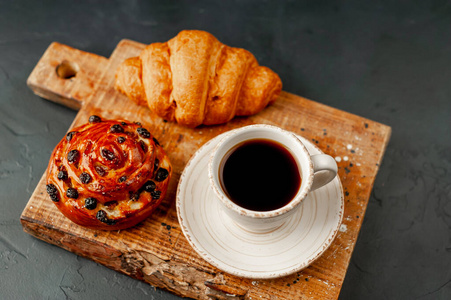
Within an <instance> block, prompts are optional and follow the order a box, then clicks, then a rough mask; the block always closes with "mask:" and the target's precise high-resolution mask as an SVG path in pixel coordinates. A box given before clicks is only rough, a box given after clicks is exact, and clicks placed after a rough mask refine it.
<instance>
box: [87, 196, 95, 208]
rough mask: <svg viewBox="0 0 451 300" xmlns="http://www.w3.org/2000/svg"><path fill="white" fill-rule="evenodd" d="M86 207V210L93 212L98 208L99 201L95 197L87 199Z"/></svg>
mask: <svg viewBox="0 0 451 300" xmlns="http://www.w3.org/2000/svg"><path fill="white" fill-rule="evenodd" d="M85 207H86V209H89V210H93V209H95V208H96V207H97V199H96V198H93V197H89V198H86V199H85Z"/></svg>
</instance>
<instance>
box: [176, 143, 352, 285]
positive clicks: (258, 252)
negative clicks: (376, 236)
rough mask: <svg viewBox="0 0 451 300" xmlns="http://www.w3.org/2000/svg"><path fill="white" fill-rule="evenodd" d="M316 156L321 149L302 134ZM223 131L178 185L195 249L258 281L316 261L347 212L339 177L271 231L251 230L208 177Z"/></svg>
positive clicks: (212, 261) (180, 204)
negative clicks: (229, 212)
mask: <svg viewBox="0 0 451 300" xmlns="http://www.w3.org/2000/svg"><path fill="white" fill-rule="evenodd" d="M299 138H300V139H301V141H302V142H303V143H304V144H305V146H306V147H307V150H308V151H309V152H310V153H311V154H320V153H321V151H320V150H319V149H318V148H316V147H315V146H314V145H313V144H312V143H310V142H309V141H307V140H306V139H304V138H302V137H299ZM220 139H221V135H219V136H217V137H215V138H213V139H212V140H210V141H209V142H207V143H206V144H205V145H203V146H202V147H201V148H200V149H199V150H198V151H197V152H196V153H195V154H194V155H193V157H192V158H191V159H190V161H189V162H188V164H187V165H186V167H185V170H184V171H183V173H182V175H181V177H180V181H179V185H178V188H177V200H176V201H177V203H176V205H177V215H178V219H179V222H180V226H181V228H182V231H183V233H184V235H185V237H186V238H187V239H188V242H189V243H190V244H191V246H192V247H193V248H194V250H195V251H196V252H197V253H198V254H199V255H200V256H201V257H202V258H204V259H205V260H206V261H208V262H209V263H210V264H212V265H213V266H215V267H217V268H218V269H220V270H223V271H225V272H227V273H230V274H233V275H236V276H240V277H246V278H254V279H268V278H276V277H282V276H286V275H289V274H292V273H294V272H297V271H299V270H301V269H303V268H305V267H307V266H308V265H310V264H311V263H312V262H313V261H315V260H316V259H317V258H318V257H319V256H320V255H321V254H322V253H323V252H324V251H326V250H327V248H328V247H329V246H330V244H331V243H332V242H333V240H334V238H335V236H336V235H337V233H338V230H339V228H340V225H341V222H342V219H343V210H344V197H343V188H342V186H341V182H340V179H339V177H338V176H337V177H335V179H334V180H332V181H331V182H330V183H329V184H327V185H325V186H324V187H322V188H320V189H317V190H316V191H314V192H311V193H310V194H309V195H308V196H307V198H306V199H305V200H304V202H303V203H302V205H301V208H300V209H299V211H298V212H297V213H296V214H295V215H294V216H293V217H292V218H291V220H289V221H287V222H286V223H284V224H283V225H282V226H281V227H280V228H278V229H277V230H275V231H272V232H271V233H267V234H256V233H252V232H248V231H246V230H244V229H242V228H241V227H239V226H238V225H236V224H235V223H234V222H233V221H231V220H230V219H229V217H227V216H226V215H225V213H223V212H222V211H221V209H220V207H219V203H218V201H216V200H217V199H216V195H215V193H214V192H213V190H212V189H211V188H210V184H209V180H208V161H209V159H210V154H211V152H212V151H213V150H214V148H215V146H216V144H217V143H218V142H219V140H220Z"/></svg>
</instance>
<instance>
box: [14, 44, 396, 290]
mask: <svg viewBox="0 0 451 300" xmlns="http://www.w3.org/2000/svg"><path fill="white" fill-rule="evenodd" d="M143 47H144V45H143V44H140V43H137V42H133V41H130V40H123V41H121V42H120V43H119V44H118V45H117V47H116V49H115V51H114V52H113V54H112V55H111V57H110V58H109V59H106V58H103V57H100V56H97V55H94V54H89V53H86V52H83V51H80V50H76V49H73V48H70V47H68V46H64V45H61V44H57V43H54V44H52V45H50V47H49V49H48V50H47V52H46V53H45V54H44V56H43V57H42V59H41V60H40V61H39V63H38V64H37V66H36V68H35V70H34V71H33V72H32V73H31V75H30V78H29V79H28V81H27V82H28V84H29V86H30V88H32V89H33V90H34V91H35V93H37V94H38V95H40V96H42V97H45V98H47V99H49V100H52V101H55V102H59V103H62V104H64V105H67V106H70V107H72V108H78V107H80V111H79V113H78V114H77V116H76V118H75V120H74V122H73V124H72V127H73V126H78V125H81V124H83V123H85V122H87V120H88V118H89V116H90V115H91V114H98V115H100V116H102V117H103V118H109V119H115V118H122V119H128V120H130V121H140V122H142V123H143V125H144V126H145V127H147V128H148V129H149V130H150V131H151V132H152V133H153V135H154V136H155V137H156V138H157V139H158V140H159V141H160V143H161V144H162V145H163V147H164V148H165V150H166V152H167V153H168V154H169V158H170V159H171V162H172V164H173V167H174V176H173V179H172V180H171V183H170V186H169V191H168V195H167V196H166V198H165V199H164V201H163V203H162V204H161V206H160V207H159V208H158V209H157V210H156V212H155V213H154V214H153V215H152V216H151V217H150V218H148V219H147V220H146V221H144V222H143V223H141V224H139V225H137V226H135V227H133V228H130V229H127V230H121V231H114V232H108V231H95V230H89V229H85V228H82V227H80V226H78V225H76V224H73V223H71V222H70V221H69V220H68V219H66V218H65V217H64V216H63V215H62V214H61V213H60V212H59V211H58V210H57V208H56V207H55V205H54V204H53V203H52V202H51V201H50V199H49V198H48V197H47V195H46V193H45V184H44V182H45V178H44V177H43V178H42V179H41V181H40V182H39V184H38V185H37V187H36V190H35V191H34V193H33V195H32V196H31V198H30V200H29V202H28V204H27V206H26V207H25V209H24V211H23V213H22V216H21V222H22V225H23V228H24V230H25V231H26V232H28V233H30V234H31V235H34V236H35V237H37V238H40V239H42V240H44V241H46V242H49V243H52V244H55V245H57V246H59V247H62V248H64V249H67V250H69V251H72V252H74V253H76V254H78V255H81V256H84V257H87V258H90V259H92V260H94V261H96V262H98V263H101V264H103V265H105V266H107V267H109V268H111V269H114V270H117V271H119V272H122V273H124V274H127V275H129V276H132V277H134V278H137V279H140V280H143V281H145V282H148V283H150V284H152V285H154V286H156V287H159V288H163V289H166V290H168V291H170V292H172V293H174V294H177V295H180V296H185V297H191V298H196V299H229V298H230V299H337V298H338V296H339V293H340V289H341V286H342V284H343V280H344V277H345V274H346V270H347V267H348V265H349V261H350V258H351V254H352V251H353V249H354V246H355V243H356V240H357V236H358V233H359V230H360V227H361V224H362V221H363V217H364V215H365V210H366V207H367V204H368V199H369V197H370V193H371V190H372V187H373V184H374V180H375V177H376V174H377V172H378V169H379V165H380V163H381V160H382V157H383V154H384V151H385V149H386V146H387V143H388V140H389V138H390V132H391V129H390V127H388V126H386V125H383V124H380V123H377V122H374V121H371V120H368V119H365V118H362V117H359V116H356V115H353V114H350V113H346V112H343V111H340V110H337V109H334V108H332V107H328V106H325V105H322V104H319V103H317V102H314V101H311V100H307V99H305V98H302V97H299V96H296V95H293V94H290V93H286V92H282V94H281V95H280V97H279V99H278V100H277V101H276V102H275V103H274V104H273V105H271V106H270V107H268V108H266V109H264V110H263V111H262V112H260V113H259V114H257V115H254V116H251V117H247V118H235V119H233V120H232V121H230V122H229V123H227V124H224V125H217V126H209V127H207V126H201V127H198V128H194V129H190V128H185V127H182V126H180V125H178V124H176V123H170V122H164V121H163V120H162V119H160V118H159V117H157V116H155V115H154V114H152V113H151V112H150V111H149V109H148V108H146V107H138V106H136V105H135V104H134V103H132V102H131V101H129V100H128V99H127V98H126V97H125V96H123V95H122V94H120V93H118V92H117V91H116V90H115V89H114V87H113V85H114V73H115V70H116V68H117V66H118V65H119V64H120V63H121V62H122V61H123V60H124V59H126V58H128V57H132V56H136V55H137V54H139V52H140V51H141V50H142V49H143ZM62 60H67V61H73V62H76V63H77V64H78V65H79V67H80V68H79V71H78V72H77V75H76V76H75V77H72V78H70V79H62V78H60V77H58V76H55V75H54V73H55V68H56V66H58V65H59V64H60V63H61V62H62ZM255 123H265V124H272V125H277V126H280V127H282V128H285V129H287V130H291V131H293V132H295V133H297V134H300V135H302V136H304V137H305V138H307V139H309V140H311V141H313V142H314V143H315V145H317V146H318V147H319V148H320V149H321V150H322V151H324V152H325V153H327V154H330V155H332V156H333V157H337V158H338V157H339V158H341V161H340V162H338V166H339V176H340V178H341V180H342V184H343V188H344V191H345V212H344V222H343V225H342V228H341V230H340V232H339V234H338V236H337V238H336V239H335V241H334V242H333V244H332V245H331V247H330V248H329V249H328V250H327V251H326V252H325V253H324V254H323V255H322V256H321V257H320V258H319V259H318V260H317V261H315V262H314V263H313V264H312V265H310V266H309V267H308V268H306V269H304V270H302V271H300V272H298V273H296V274H293V275H290V276H286V277H283V278H278V279H272V280H250V279H243V278H238V277H235V276H232V275H229V274H227V273H224V272H222V271H220V270H218V269H216V268H215V267H213V266H211V265H210V264H208V263H207V262H205V261H204V260H203V259H201V258H200V257H199V256H198V255H197V254H196V253H195V252H194V250H193V249H192V248H191V247H190V245H189V244H188V242H187V240H186V239H185V238H184V236H183V234H182V232H181V229H180V227H179V224H178V221H177V214H176V209H175V196H176V195H175V192H176V187H177V184H178V180H179V178H180V174H181V172H182V171H183V168H184V166H185V165H186V163H187V162H188V160H189V159H190V157H191V155H192V154H194V152H195V151H196V150H197V149H198V148H199V147H200V146H202V145H203V144H204V143H206V142H207V141H208V140H209V139H211V138H212V137H214V136H216V135H218V134H220V133H222V132H225V131H228V130H230V129H233V128H237V127H241V126H244V125H249V124H255Z"/></svg>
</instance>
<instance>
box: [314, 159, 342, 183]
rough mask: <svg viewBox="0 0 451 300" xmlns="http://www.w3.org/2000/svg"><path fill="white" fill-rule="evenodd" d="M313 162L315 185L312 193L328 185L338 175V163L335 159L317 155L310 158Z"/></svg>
mask: <svg viewBox="0 0 451 300" xmlns="http://www.w3.org/2000/svg"><path fill="white" fill-rule="evenodd" d="M310 158H311V159H312V162H313V172H314V177H313V183H312V187H311V188H310V191H314V190H316V189H319V188H320V187H322V186H324V185H326V184H328V183H329V182H331V181H332V179H334V178H335V176H336V175H337V171H338V168H337V163H336V162H335V159H334V158H333V157H332V156H330V155H327V154H317V155H312V156H311V157H310Z"/></svg>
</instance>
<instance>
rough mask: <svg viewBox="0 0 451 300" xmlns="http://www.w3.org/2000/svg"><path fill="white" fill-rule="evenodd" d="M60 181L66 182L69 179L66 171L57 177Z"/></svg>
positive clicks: (60, 172) (59, 173)
mask: <svg viewBox="0 0 451 300" xmlns="http://www.w3.org/2000/svg"><path fill="white" fill-rule="evenodd" d="M56 177H58V179H59V180H66V179H67V172H66V171H64V170H61V171H59V172H58V175H56Z"/></svg>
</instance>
